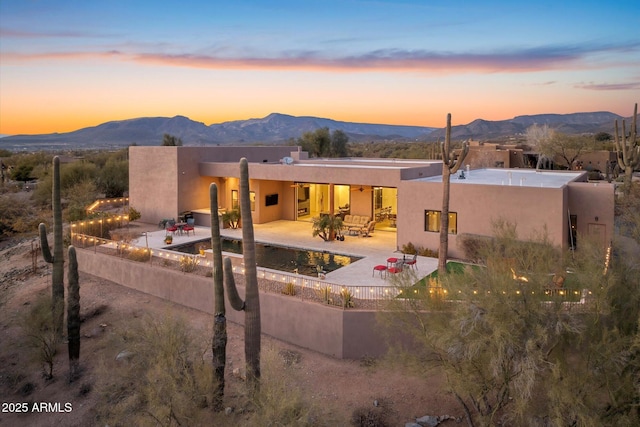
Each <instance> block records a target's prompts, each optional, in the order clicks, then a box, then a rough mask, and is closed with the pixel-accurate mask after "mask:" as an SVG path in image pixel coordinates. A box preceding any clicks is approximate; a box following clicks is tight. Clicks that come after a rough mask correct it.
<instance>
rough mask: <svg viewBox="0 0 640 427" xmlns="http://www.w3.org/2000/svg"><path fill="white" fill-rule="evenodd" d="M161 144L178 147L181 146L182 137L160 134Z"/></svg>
mask: <svg viewBox="0 0 640 427" xmlns="http://www.w3.org/2000/svg"><path fill="white" fill-rule="evenodd" d="M162 145H163V146H170V147H180V146H182V139H180V138H178V137H176V136H173V135H169V134H168V133H165V134H164V135H162Z"/></svg>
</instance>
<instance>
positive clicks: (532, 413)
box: [0, 135, 640, 426]
mask: <svg viewBox="0 0 640 427" xmlns="http://www.w3.org/2000/svg"><path fill="white" fill-rule="evenodd" d="M307 137H308V139H307V140H305V139H304V138H301V141H300V143H301V144H307V148H309V147H310V152H313V149H314V146H313V144H314V139H313V135H307ZM636 141H637V137H636V136H635V135H634V136H633V140H632V143H631V144H632V145H633V144H636V145H637V142H636ZM344 142H345V146H344V147H342V146H340V150H338V151H339V153H337V154H342V155H344V153H343V152H342V149H345V150H348V149H349V148H350V146H349V145H347V144H346V141H344ZM174 143H175V140H174ZM309 144H310V145H309ZM372 147H373V145H369V146H366V147H365V148H366V150H367V155H370V153H371V152H372ZM380 147H383V145H380ZM390 147H391V148H393V150H397V149H398V148H399V147H398V146H397V145H391V146H390ZM315 148H316V149H317V148H318V147H315ZM353 148H354V149H355V148H357V146H353ZM411 148H412V149H415V147H411ZM383 149H386V150H388V149H389V146H387V147H386V148H385V147H383ZM425 151H426V150H425ZM393 152H394V153H395V151H393ZM636 152H637V150H636ZM347 153H348V151H347ZM55 154H58V160H57V161H60V160H62V162H61V163H62V164H61V166H60V179H59V181H58V182H59V184H60V195H59V198H60V199H62V200H63V201H64V203H63V204H61V205H60V208H59V209H60V212H59V213H60V215H61V216H62V221H61V222H62V223H67V224H68V222H69V221H73V220H78V219H82V218H84V217H85V216H86V215H87V210H86V207H87V206H88V205H90V204H91V203H92V202H93V201H94V200H96V199H97V198H99V197H117V196H121V195H122V194H123V193H124V192H126V191H127V187H128V181H127V174H128V166H127V151H126V149H125V150H121V151H117V152H104V151H100V152H90V151H82V152H75V153H70V154H71V155H70V156H69V161H68V162H66V161H65V160H66V157H65V156H62V153H55ZM319 154H322V153H321V152H320V151H319ZM432 154H433V155H434V156H437V154H435V153H432ZM416 155H417V156H422V157H427V156H428V155H429V154H428V152H427V153H425V152H419V153H417V154H416ZM0 157H2V161H3V164H4V165H7V166H9V167H10V169H6V170H3V185H2V194H1V196H0V238H1V243H0V248H1V249H0V256H1V257H2V262H1V263H0V269H1V270H2V284H1V290H0V292H1V293H0V307H1V311H0V313H1V314H0V328H1V330H2V346H1V349H0V390H1V393H0V394H1V395H2V404H3V410H2V413H0V423H1V424H6V425H30V426H31V425H32V426H53V425H60V424H62V425H70V426H85V425H87V426H88V425H167V426H169V425H292V426H293V425H296V426H298V425H300V426H302V425H309V426H324V425H327V426H329V425H331V426H334V425H345V426H346V425H354V426H393V425H405V423H413V422H416V419H417V418H420V417H424V418H422V419H421V420H420V421H421V423H422V424H418V425H437V424H442V425H457V424H460V423H461V424H466V425H469V426H485V425H486V426H490V425H515V426H519V425H535V426H564V425H575V426H599V425H611V426H614V425H615V426H633V425H637V424H638V422H640V411H639V404H640V386H639V385H638V384H639V381H638V378H640V364H639V363H638V360H640V359H639V357H638V356H640V331H639V329H638V327H639V321H640V311H639V310H640V304H639V303H640V274H639V269H640V263H639V262H638V259H640V250H639V247H640V232H639V230H640V217H639V215H638V212H640V184H639V183H638V182H637V181H633V180H631V177H632V174H631V173H629V174H628V176H629V180H628V181H625V182H622V181H623V179H624V178H626V177H627V174H624V175H623V174H621V175H620V180H621V182H620V187H619V191H618V196H617V200H616V214H617V216H616V221H617V234H616V237H615V239H614V241H613V242H612V246H611V247H610V248H604V247H602V246H601V245H597V244H595V243H593V242H589V240H588V239H587V238H586V237H585V238H581V240H580V241H581V244H580V249H579V250H576V251H572V252H561V251H559V250H558V249H557V248H555V247H554V246H553V245H551V244H550V243H549V242H548V241H547V240H546V239H545V235H544V232H542V229H543V225H541V232H540V233H539V234H538V235H536V236H519V235H518V230H517V224H516V223H515V222H513V221H509V219H505V220H504V221H501V222H496V224H495V227H494V228H495V235H494V237H493V238H491V239H487V240H485V241H477V242H474V243H473V245H471V246H472V247H469V248H468V249H469V252H470V253H473V255H474V257H473V258H474V260H475V261H476V263H475V265H474V266H468V267H466V268H461V269H455V271H449V272H447V271H446V270H441V271H440V272H439V273H438V274H437V275H436V276H434V277H431V278H430V279H429V280H427V281H426V284H425V281H423V283H422V288H420V287H416V286H417V285H416V283H417V282H418V280H419V279H420V278H419V277H415V276H411V275H406V276H403V277H402V278H400V279H398V280H397V281H396V284H397V286H399V287H400V288H401V290H403V291H407V292H409V291H412V292H413V293H414V294H416V295H417V296H415V297H412V298H406V299H402V300H400V299H391V300H389V301H388V304H387V305H386V306H385V309H384V310H380V313H379V316H378V319H377V320H378V322H379V324H380V327H381V328H386V329H388V330H389V333H391V334H393V332H394V330H396V331H397V329H394V328H398V325H402V328H403V329H402V332H403V333H406V334H407V335H410V336H412V337H413V343H414V344H415V345H413V346H412V347H411V348H398V347H393V348H392V350H391V351H390V353H389V354H388V355H387V356H386V357H381V358H368V357H366V358H362V359H361V360H337V359H333V358H330V357H327V356H324V355H321V354H318V353H315V352H312V351H309V350H306V349H303V348H299V347H296V346H293V345H290V344H286V343H282V342H278V341H276V340H274V339H271V338H269V337H267V336H262V341H261V354H262V357H261V361H260V368H261V369H260V370H261V375H259V376H256V375H255V372H253V373H252V371H248V370H247V366H246V364H245V363H248V362H247V361H246V360H245V357H246V356H245V354H247V353H246V350H245V345H246V339H245V337H244V330H243V329H244V328H242V327H241V326H239V325H234V324H232V323H227V324H226V332H227V339H228V341H227V344H226V357H225V362H226V369H225V371H224V372H225V377H224V378H225V389H224V395H223V398H222V405H221V406H220V407H218V405H216V404H215V403H216V396H217V394H216V384H219V382H216V381H215V378H216V376H215V375H216V372H215V367H216V365H214V363H213V361H212V358H213V356H214V352H215V342H212V337H214V331H213V329H214V318H213V316H211V315H207V314H205V313H201V312H197V311H195V310H191V309H187V308H185V307H181V306H178V305H174V304H170V303H168V302H166V301H162V300H160V299H158V298H155V297H152V296H149V295H146V294H142V293H139V292H136V291H133V290H131V289H128V288H125V287H122V286H120V285H118V284H117V283H112V282H108V281H105V280H102V279H97V278H95V277H92V276H91V274H88V273H81V274H80V275H79V284H80V310H79V321H80V322H81V327H80V342H81V352H80V356H79V359H78V360H74V359H73V358H71V359H70V358H69V353H68V350H67V347H68V344H69V343H70V342H72V341H73V340H72V339H71V338H72V337H71V336H70V334H69V332H68V330H67V329H66V328H64V327H63V328H61V327H60V326H55V325H57V321H55V319H56V316H59V315H60V314H61V311H56V310H52V309H51V307H52V306H53V307H56V304H54V303H53V302H52V276H53V275H54V269H55V266H54V265H53V264H50V263H49V262H47V261H50V260H49V259H48V258H49V257H48V256H47V254H46V253H45V254H44V256H43V253H42V252H41V250H42V248H41V247H40V246H41V245H42V243H41V242H42V240H41V239H40V238H39V237H38V228H39V224H40V223H44V224H45V227H46V230H47V231H49V240H48V241H47V242H49V243H51V245H52V247H53V246H54V245H55V244H63V243H64V246H65V259H66V260H67V262H66V263H65V265H64V268H65V273H64V274H65V277H66V278H65V284H67V283H68V282H69V277H72V276H73V274H74V273H73V265H72V264H73V263H70V262H68V255H66V251H67V248H66V247H67V246H68V243H69V239H68V229H67V230H64V228H63V230H64V231H63V232H62V235H63V238H62V241H59V240H60V239H59V238H56V236H55V221H52V217H54V218H55V215H56V213H55V211H56V209H55V208H54V209H53V211H52V206H55V204H56V198H57V197H58V196H56V194H55V191H53V192H52V187H53V188H55V185H54V182H56V181H57V180H56V179H55V178H54V176H55V173H54V170H55V169H54V167H53V166H52V157H53V153H45V152H35V153H28V154H25V153H13V152H3V153H0ZM78 157H81V159H78ZM397 157H402V156H397ZM454 163H455V162H454ZM53 164H55V162H53ZM453 165H454V164H453V163H452V167H453ZM636 165H637V159H636ZM626 167H630V168H632V169H633V168H634V167H635V166H633V165H630V166H626ZM58 202H59V201H58ZM114 209H115V212H117V213H122V214H125V213H126V214H129V215H132V218H131V219H133V217H135V215H134V214H135V206H130V207H129V206H122V207H117V208H114ZM120 209H122V210H120ZM125 211H126V212H125ZM243 222H244V223H246V221H243ZM156 227H157V225H156V224H145V222H144V218H139V219H138V220H136V221H132V222H131V223H130V224H129V227H128V230H127V232H130V233H136V234H138V235H139V234H141V233H142V232H144V231H148V230H149V229H152V228H156ZM445 229H446V227H445ZM52 230H54V233H50V232H51V231H52ZM117 231H118V230H116V232H117ZM119 232H122V230H119ZM45 252H46V251H45ZM54 256H55V254H54ZM69 268H71V269H70V270H68V271H67V269H69ZM514 271H517V272H518V273H520V274H519V275H516V274H515V273H514ZM212 275H213V276H215V272H214V273H213V274H212ZM213 284H214V282H213V279H212V292H213V288H214V286H213ZM65 290H66V291H67V292H65V294H66V295H68V289H65ZM546 291H548V292H546ZM568 294H575V295H578V296H577V297H575V298H568V297H567V295H568ZM55 296H56V295H55V292H53V297H54V298H55ZM67 323H69V321H68V319H67ZM214 341H215V340H214ZM256 384H258V386H257V387H256ZM425 416H431V417H425ZM429 423H430V424H429Z"/></svg>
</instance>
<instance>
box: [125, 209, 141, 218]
mask: <svg viewBox="0 0 640 427" xmlns="http://www.w3.org/2000/svg"><path fill="white" fill-rule="evenodd" d="M126 213H127V215H128V216H129V221H137V220H139V219H140V218H142V214H141V213H140V211H139V210H137V209H136V208H134V207H133V206H129V209H128V210H127V212H126Z"/></svg>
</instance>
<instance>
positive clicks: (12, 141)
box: [0, 112, 622, 151]
mask: <svg viewBox="0 0 640 427" xmlns="http://www.w3.org/2000/svg"><path fill="white" fill-rule="evenodd" d="M621 118H622V117H621V116H618V115H617V114H613V113H610V112H593V113H573V114H538V115H532V116H517V117H515V118H513V119H509V120H499V121H489V120H482V119H477V120H474V121H472V122H471V123H469V124H466V125H460V126H454V127H453V128H452V132H451V135H452V138H453V139H454V140H462V139H471V138H472V139H476V140H486V139H492V138H502V137H508V136H516V135H521V134H524V133H525V131H526V129H527V128H528V127H529V126H531V125H533V124H539V125H544V124H547V125H549V126H550V127H551V128H553V129H556V130H558V131H560V132H564V133H597V132H609V133H612V132H613V122H614V120H615V119H621ZM322 127H328V128H329V129H330V130H332V131H333V130H341V131H343V132H345V133H346V134H347V135H348V136H349V139H350V140H351V141H380V140H387V141H389V140H395V141H417V140H419V141H436V140H438V139H443V138H444V128H432V127H423V126H399V125H384V124H370V123H350V122H341V121H337V120H331V119H325V118H319V117H296V116H289V115H286V114H279V113H272V114H269V115H268V116H266V117H264V118H261V119H249V120H236V121H230V122H224V123H219V124H212V125H210V126H207V125H205V124H204V123H201V122H196V121H193V120H191V119H189V118H187V117H184V116H176V117H171V118H169V117H143V118H137V119H130V120H121V121H113V122H107V123H103V124H101V125H98V126H94V127H88V128H84V129H79V130H76V131H73V132H69V133H53V134H46V135H14V136H7V137H4V138H0V148H5V149H8V150H29V151H32V150H61V149H71V148H75V149H88V148H100V149H103V148H120V147H126V146H128V145H131V144H134V143H135V144H137V145H160V144H161V143H162V136H163V135H164V134H165V133H168V134H171V135H174V136H177V137H179V138H181V139H182V141H183V143H184V145H186V146H190V145H191V146H201V145H239V144H280V143H284V142H286V141H288V140H290V139H297V138H299V137H300V136H301V135H302V134H303V133H304V132H309V131H314V130H316V129H318V128H322Z"/></svg>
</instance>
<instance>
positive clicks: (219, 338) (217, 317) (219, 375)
mask: <svg viewBox="0 0 640 427" xmlns="http://www.w3.org/2000/svg"><path fill="white" fill-rule="evenodd" d="M209 205H210V208H211V249H212V251H213V292H214V298H215V300H214V305H215V307H214V314H213V341H212V343H211V351H212V353H213V369H214V373H215V376H214V381H215V384H214V395H213V408H214V410H216V411H221V410H222V409H223V397H224V370H225V366H226V363H227V318H226V317H225V306H224V283H223V277H224V275H223V267H222V244H221V243H220V223H219V220H218V186H217V185H216V184H211V185H210V186H209Z"/></svg>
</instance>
